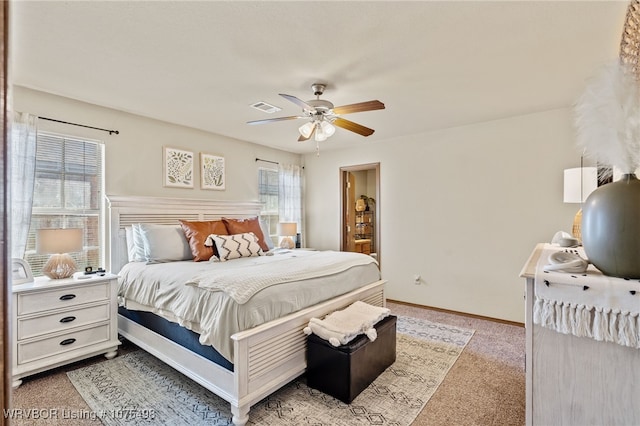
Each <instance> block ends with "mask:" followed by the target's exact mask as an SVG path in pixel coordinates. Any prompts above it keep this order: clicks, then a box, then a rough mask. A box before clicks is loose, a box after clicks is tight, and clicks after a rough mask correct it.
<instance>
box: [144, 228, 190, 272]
mask: <svg viewBox="0 0 640 426" xmlns="http://www.w3.org/2000/svg"><path fill="white" fill-rule="evenodd" d="M137 225H138V230H139V234H140V237H141V240H142V242H143V246H144V258H145V260H146V261H147V263H164V262H175V261H179V260H191V259H193V254H192V253H191V247H189V242H188V241H187V238H186V237H185V236H184V231H183V230H182V227H181V226H180V225H153V224H147V223H139V224H137ZM135 235H136V233H135V227H134V233H133V236H134V241H135Z"/></svg>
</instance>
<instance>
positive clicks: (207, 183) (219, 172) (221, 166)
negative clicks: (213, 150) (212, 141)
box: [200, 152, 226, 191]
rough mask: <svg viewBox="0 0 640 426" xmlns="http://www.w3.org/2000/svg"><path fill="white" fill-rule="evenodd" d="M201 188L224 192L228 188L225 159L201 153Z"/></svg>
mask: <svg viewBox="0 0 640 426" xmlns="http://www.w3.org/2000/svg"><path fill="white" fill-rule="evenodd" d="M200 187H201V188H202V189H213V190H217V191H223V190H224V189H225V187H226V176H225V161H224V157H221V156H219V155H214V154H207V153H205V152H201V153H200Z"/></svg>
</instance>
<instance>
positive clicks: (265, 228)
mask: <svg viewBox="0 0 640 426" xmlns="http://www.w3.org/2000/svg"><path fill="white" fill-rule="evenodd" d="M259 221H260V229H261V230H262V236H263V237H264V242H265V244H266V245H267V247H268V248H269V250H273V248H274V247H275V245H274V244H273V239H272V238H271V235H270V234H269V227H268V226H267V224H266V223H265V222H264V220H262V218H260V220H259Z"/></svg>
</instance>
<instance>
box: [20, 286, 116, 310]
mask: <svg viewBox="0 0 640 426" xmlns="http://www.w3.org/2000/svg"><path fill="white" fill-rule="evenodd" d="M108 299H109V286H108V285H107V283H106V282H100V283H95V284H90V285H83V286H77V287H76V286H73V287H67V288H56V289H52V290H42V291H37V292H24V293H19V294H18V306H17V311H18V312H17V315H18V316H20V315H25V314H32V313H36V312H43V311H48V310H51V309H60V308H65V307H67V306H76V305H80V304H83V303H89V302H97V301H100V300H108Z"/></svg>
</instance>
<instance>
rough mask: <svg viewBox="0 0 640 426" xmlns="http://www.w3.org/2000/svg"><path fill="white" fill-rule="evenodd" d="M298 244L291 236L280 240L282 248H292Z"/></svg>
mask: <svg viewBox="0 0 640 426" xmlns="http://www.w3.org/2000/svg"><path fill="white" fill-rule="evenodd" d="M295 246H296V244H295V243H294V242H293V239H292V238H291V237H283V238H282V241H280V248H285V249H292V248H294V247H295Z"/></svg>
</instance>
